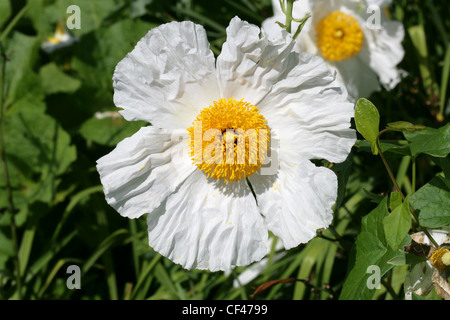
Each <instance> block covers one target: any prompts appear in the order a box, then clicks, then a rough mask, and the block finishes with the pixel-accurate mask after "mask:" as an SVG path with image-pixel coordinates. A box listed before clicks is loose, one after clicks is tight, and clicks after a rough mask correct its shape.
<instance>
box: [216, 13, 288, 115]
mask: <svg viewBox="0 0 450 320" xmlns="http://www.w3.org/2000/svg"><path fill="white" fill-rule="evenodd" d="M290 39H291V38H290V36H289V35H288V34H287V32H282V33H281V38H279V39H273V41H269V39H268V36H267V35H266V33H265V32H264V31H261V30H260V29H259V28H258V27H257V26H255V25H252V24H249V23H248V22H246V21H242V20H240V19H239V18H238V17H235V18H233V19H232V20H231V22H230V25H229V26H228V28H227V41H226V42H225V43H224V44H223V47H222V52H221V54H220V55H219V56H218V58H217V72H218V76H219V82H220V86H221V92H222V96H223V97H231V96H233V97H234V98H235V99H238V100H239V99H244V100H245V101H247V102H250V103H251V104H253V105H255V106H257V107H259V105H258V104H259V102H260V101H261V100H262V99H264V97H265V96H266V95H267V94H268V93H269V92H270V90H271V88H272V86H273V85H274V84H275V83H276V82H277V81H279V80H281V79H282V78H283V74H282V73H281V71H287V70H288V69H289V68H290V67H294V66H293V65H286V64H287V63H289V61H290V60H289V61H288V60H287V59H286V56H288V55H289V54H290V53H292V49H293V47H294V42H292V41H291V40H290ZM273 107H274V108H275V107H276V106H273Z"/></svg>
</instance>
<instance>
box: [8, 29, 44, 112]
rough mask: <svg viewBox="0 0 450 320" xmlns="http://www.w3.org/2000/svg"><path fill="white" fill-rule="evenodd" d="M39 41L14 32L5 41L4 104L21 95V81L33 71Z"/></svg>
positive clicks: (10, 102)
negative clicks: (6, 59)
mask: <svg viewBox="0 0 450 320" xmlns="http://www.w3.org/2000/svg"><path fill="white" fill-rule="evenodd" d="M38 48H39V43H38V41H37V38H36V37H30V36H26V35H24V34H21V33H19V32H14V34H13V37H12V38H11V39H10V40H9V41H7V43H6V55H7V56H8V58H9V61H8V63H7V64H6V79H5V80H6V88H7V93H8V95H7V97H6V104H7V105H8V104H12V102H13V101H16V100H18V99H20V98H22V97H21V93H20V86H21V84H22V83H21V81H22V80H26V79H27V78H28V77H29V76H30V74H32V73H33V71H32V69H33V64H34V62H35V60H36V56H37V53H38Z"/></svg>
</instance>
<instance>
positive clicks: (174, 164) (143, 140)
mask: <svg viewBox="0 0 450 320" xmlns="http://www.w3.org/2000/svg"><path fill="white" fill-rule="evenodd" d="M183 138H186V137H183V133H176V132H172V133H168V132H167V131H166V130H162V129H159V128H155V127H152V126H148V127H143V128H141V129H140V130H139V131H138V132H136V133H135V134H134V135H133V136H131V137H129V138H126V139H124V140H122V141H121V142H119V143H118V144H117V146H116V148H115V149H114V150H113V151H111V152H110V153H109V154H107V155H105V156H103V157H102V158H100V159H99V160H97V170H98V172H99V174H100V180H101V182H102V185H103V190H104V193H105V196H106V201H107V202H108V204H109V205H111V206H112V207H113V208H114V209H116V210H117V211H118V212H119V213H120V214H121V215H122V216H124V217H128V218H138V217H140V216H141V215H143V214H145V213H150V212H152V211H153V210H155V209H156V208H157V207H158V206H159V205H160V204H161V202H162V201H164V199H165V198H166V197H167V196H168V195H170V194H171V193H172V192H174V191H175V189H176V188H177V187H178V186H179V185H180V184H181V183H182V182H183V181H184V180H185V179H186V178H187V176H188V175H189V174H190V173H191V172H192V171H193V170H195V169H196V167H195V166H194V165H193V164H192V161H191V160H190V159H189V157H188V154H187V147H186V143H185V142H183V141H180V139H183Z"/></svg>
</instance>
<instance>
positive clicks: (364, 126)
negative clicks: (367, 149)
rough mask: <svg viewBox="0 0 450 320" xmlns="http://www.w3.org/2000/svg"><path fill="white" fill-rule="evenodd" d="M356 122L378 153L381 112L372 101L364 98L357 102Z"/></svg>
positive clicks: (374, 152)
mask: <svg viewBox="0 0 450 320" xmlns="http://www.w3.org/2000/svg"><path fill="white" fill-rule="evenodd" d="M355 123H356V129H357V130H358V132H359V133H360V134H361V135H362V136H363V137H364V139H366V140H367V141H369V142H370V144H371V147H372V153H373V154H378V147H377V145H376V138H377V136H378V132H379V126H380V114H379V113H378V110H377V108H376V107H375V105H374V104H373V103H372V102H370V101H369V100H367V99H364V98H361V99H359V100H358V101H357V102H356V106H355Z"/></svg>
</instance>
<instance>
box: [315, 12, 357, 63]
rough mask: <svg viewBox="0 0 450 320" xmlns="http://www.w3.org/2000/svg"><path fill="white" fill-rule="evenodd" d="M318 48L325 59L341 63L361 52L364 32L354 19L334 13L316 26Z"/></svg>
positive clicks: (343, 14) (340, 13)
mask: <svg viewBox="0 0 450 320" xmlns="http://www.w3.org/2000/svg"><path fill="white" fill-rule="evenodd" d="M316 33H317V46H318V47H319V49H320V52H321V53H322V56H323V57H324V58H325V59H328V60H331V61H341V60H344V59H348V58H351V57H353V56H355V55H356V54H358V53H359V51H361V48H362V44H363V42H364V34H363V31H362V29H361V27H360V25H359V23H358V20H356V19H355V18H354V17H352V16H350V15H348V14H345V13H343V12H341V11H334V12H332V13H330V14H329V15H327V16H326V17H325V18H323V19H322V20H320V22H319V23H318V24H317V25H316Z"/></svg>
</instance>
